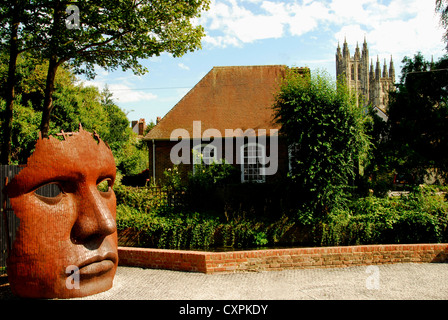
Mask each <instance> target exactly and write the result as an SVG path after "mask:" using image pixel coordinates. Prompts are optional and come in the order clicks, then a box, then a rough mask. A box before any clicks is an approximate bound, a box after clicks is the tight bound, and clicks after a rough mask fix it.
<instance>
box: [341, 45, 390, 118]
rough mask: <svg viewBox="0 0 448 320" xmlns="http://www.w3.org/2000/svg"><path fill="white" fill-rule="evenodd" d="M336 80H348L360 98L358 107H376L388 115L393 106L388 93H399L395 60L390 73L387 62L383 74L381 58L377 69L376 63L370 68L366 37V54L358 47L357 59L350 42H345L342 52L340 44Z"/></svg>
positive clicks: (364, 47)
mask: <svg viewBox="0 0 448 320" xmlns="http://www.w3.org/2000/svg"><path fill="white" fill-rule="evenodd" d="M336 77H337V78H338V79H339V78H340V77H342V78H343V79H345V81H346V83H347V84H348V87H349V89H350V92H351V93H354V94H356V97H357V99H358V100H357V103H358V105H363V106H364V105H367V104H372V105H373V107H374V108H377V109H379V110H381V112H383V113H384V114H386V110H387V105H388V103H389V100H388V97H389V95H388V93H389V91H391V90H394V89H395V86H394V84H395V68H394V64H393V61H392V56H391V58H390V65H389V70H388V69H387V65H386V60H384V66H383V69H382V70H381V66H380V61H379V58H378V57H377V62H376V66H375V68H374V66H373V61H370V66H369V49H368V47H367V41H366V38H365V37H364V43H363V45H362V50H361V51H360V49H359V46H358V44H356V49H355V54H354V55H353V56H350V50H349V49H348V45H347V40H346V39H344V44H343V48H342V51H341V47H340V45H339V44H338V48H337V51H336Z"/></svg>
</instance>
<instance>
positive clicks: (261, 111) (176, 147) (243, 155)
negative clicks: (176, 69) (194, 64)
mask: <svg viewBox="0 0 448 320" xmlns="http://www.w3.org/2000/svg"><path fill="white" fill-rule="evenodd" d="M286 69H287V67H286V66H283V65H267V66H236V67H235V66H234V67H214V68H213V69H212V70H210V71H209V72H208V73H207V74H206V75H205V76H204V77H203V78H202V79H201V80H200V81H199V82H198V83H197V84H196V85H195V86H194V87H193V88H192V89H191V90H190V91H189V92H188V93H187V94H186V95H185V96H184V97H183V98H182V99H181V100H180V101H179V102H178V103H177V104H176V105H175V106H174V107H173V108H172V109H171V110H170V111H169V112H168V113H167V114H166V115H165V116H164V117H163V118H162V119H160V120H159V121H158V123H157V125H156V126H155V127H154V128H153V129H152V130H151V131H150V132H149V133H148V134H147V135H146V136H145V137H144V140H145V141H146V142H147V143H148V147H149V148H148V149H149V171H150V175H151V177H152V178H154V179H155V180H156V181H159V179H161V178H162V177H163V172H164V171H165V170H166V169H168V168H171V167H173V165H174V164H175V163H177V164H179V163H181V164H182V165H180V166H179V168H181V170H183V171H182V172H183V173H186V172H188V171H193V172H194V170H195V164H196V163H198V161H199V159H200V158H199V157H201V158H202V161H203V163H205V164H209V163H211V161H220V160H221V159H225V160H226V161H227V162H228V163H231V164H233V165H235V166H237V167H238V168H240V171H241V181H242V182H246V181H254V182H269V181H272V180H274V179H276V178H278V177H283V176H285V175H286V173H287V171H288V168H289V160H288V147H287V146H286V143H285V141H284V139H282V137H281V136H279V135H278V130H279V129H280V126H279V124H276V123H275V122H274V112H273V109H272V105H273V102H274V96H275V93H276V91H277V90H278V89H279V83H280V81H281V79H282V78H283V77H284V75H285V72H286ZM297 70H298V71H299V72H305V71H306V72H309V70H308V69H306V68H297Z"/></svg>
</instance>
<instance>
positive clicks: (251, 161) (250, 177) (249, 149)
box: [241, 143, 266, 182]
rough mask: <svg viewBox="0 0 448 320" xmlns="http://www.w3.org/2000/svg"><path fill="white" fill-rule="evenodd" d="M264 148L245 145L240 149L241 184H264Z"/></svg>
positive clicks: (255, 144)
mask: <svg viewBox="0 0 448 320" xmlns="http://www.w3.org/2000/svg"><path fill="white" fill-rule="evenodd" d="M265 156H266V153H265V147H264V146H263V145H261V144H258V143H246V144H245V145H243V146H242V147H241V182H264V181H265V175H264V165H263V163H264V162H265Z"/></svg>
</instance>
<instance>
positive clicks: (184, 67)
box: [177, 62, 190, 70]
mask: <svg viewBox="0 0 448 320" xmlns="http://www.w3.org/2000/svg"><path fill="white" fill-rule="evenodd" d="M177 66H178V67H179V68H181V69H183V70H190V67H189V66H186V65H185V64H183V63H182V62H181V63H178V64H177Z"/></svg>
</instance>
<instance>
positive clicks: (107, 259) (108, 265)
mask: <svg viewBox="0 0 448 320" xmlns="http://www.w3.org/2000/svg"><path fill="white" fill-rule="evenodd" d="M116 260H117V259H116V255H114V254H112V253H111V254H107V255H106V256H104V257H99V256H96V257H93V258H91V259H88V260H86V261H85V262H84V263H83V264H82V265H80V267H79V274H80V275H81V277H83V278H86V277H87V278H88V277H94V276H99V275H102V274H104V273H106V272H108V271H110V270H111V269H113V268H114V267H115V262H116Z"/></svg>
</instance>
